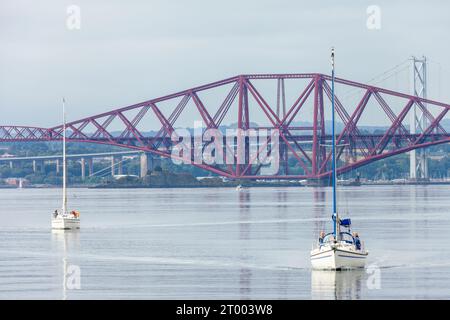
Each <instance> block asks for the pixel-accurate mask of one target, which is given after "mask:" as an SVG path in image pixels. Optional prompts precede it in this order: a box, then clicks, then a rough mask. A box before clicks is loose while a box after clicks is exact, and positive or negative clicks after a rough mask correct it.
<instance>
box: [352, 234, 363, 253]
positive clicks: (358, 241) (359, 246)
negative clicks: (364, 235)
mask: <svg viewBox="0 0 450 320" xmlns="http://www.w3.org/2000/svg"><path fill="white" fill-rule="evenodd" d="M353 239H354V241H355V247H356V250H361V240H359V235H358V232H354V233H353Z"/></svg>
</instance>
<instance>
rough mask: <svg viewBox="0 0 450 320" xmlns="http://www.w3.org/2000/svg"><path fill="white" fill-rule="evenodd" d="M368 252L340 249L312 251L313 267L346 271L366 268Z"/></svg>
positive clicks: (331, 248)
mask: <svg viewBox="0 0 450 320" xmlns="http://www.w3.org/2000/svg"><path fill="white" fill-rule="evenodd" d="M367 255H368V253H367V252H363V251H354V250H348V249H344V248H338V247H330V248H325V249H315V250H312V251H311V265H312V267H313V269H319V270H345V269H358V268H364V266H365V264H366V259H367Z"/></svg>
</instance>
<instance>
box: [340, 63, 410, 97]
mask: <svg viewBox="0 0 450 320" xmlns="http://www.w3.org/2000/svg"><path fill="white" fill-rule="evenodd" d="M406 69H409V65H407V66H404V67H403V68H402V69H400V70H398V71H397V72H395V73H393V74H391V75H389V76H387V77H385V78H383V79H381V80H378V81H377V82H373V83H372V85H377V84H379V83H382V82H384V81H386V80H388V79H390V78H392V77H394V76H397V75H398V74H399V73H401V72H403V71H404V70H406ZM359 91H361V89H360V88H355V89H351V90H349V91H347V95H345V96H344V97H343V99H342V100H345V99H348V98H351V97H353V96H355V95H356V93H357V92H359Z"/></svg>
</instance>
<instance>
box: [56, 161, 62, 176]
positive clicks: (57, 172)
mask: <svg viewBox="0 0 450 320" xmlns="http://www.w3.org/2000/svg"><path fill="white" fill-rule="evenodd" d="M55 164H56V174H59V173H60V172H61V168H60V166H59V159H56V160H55Z"/></svg>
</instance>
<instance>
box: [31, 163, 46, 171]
mask: <svg viewBox="0 0 450 320" xmlns="http://www.w3.org/2000/svg"><path fill="white" fill-rule="evenodd" d="M33 172H34V173H37V172H40V173H43V172H45V161H37V160H33Z"/></svg>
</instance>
